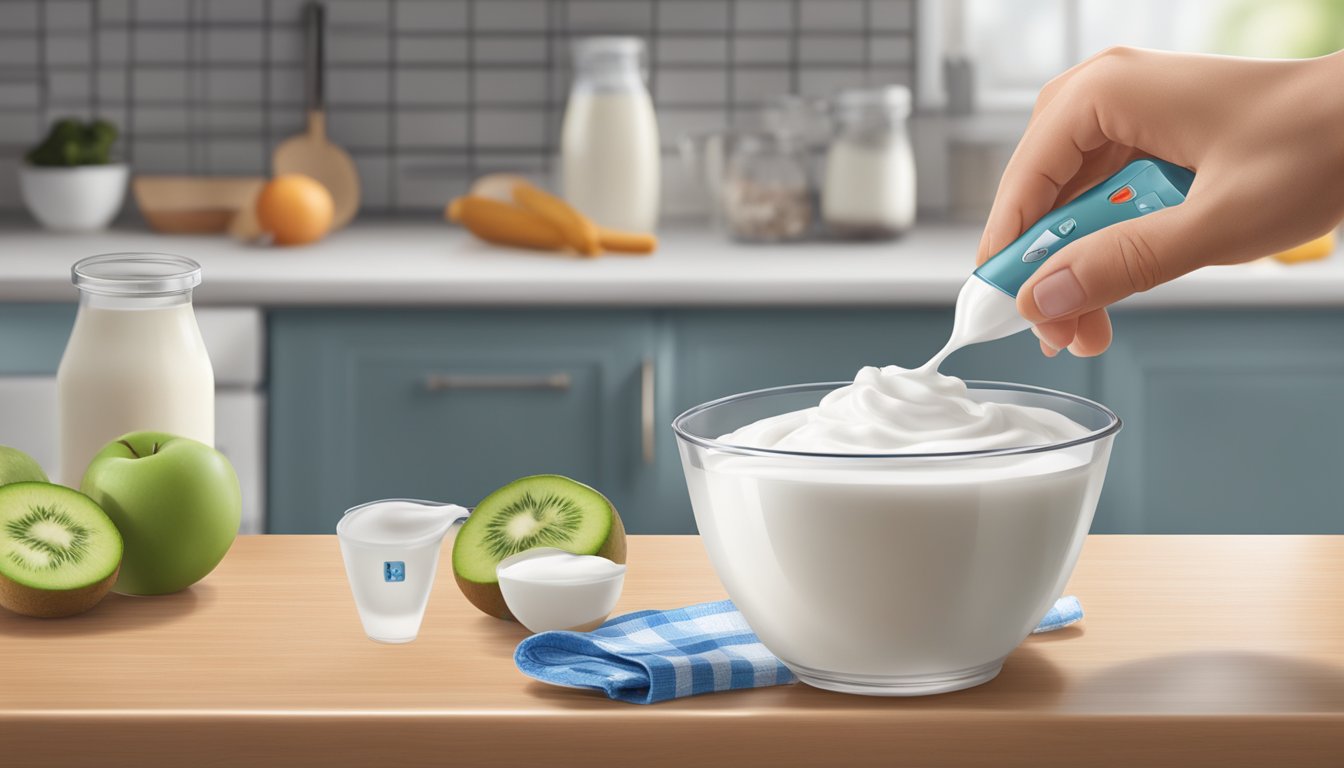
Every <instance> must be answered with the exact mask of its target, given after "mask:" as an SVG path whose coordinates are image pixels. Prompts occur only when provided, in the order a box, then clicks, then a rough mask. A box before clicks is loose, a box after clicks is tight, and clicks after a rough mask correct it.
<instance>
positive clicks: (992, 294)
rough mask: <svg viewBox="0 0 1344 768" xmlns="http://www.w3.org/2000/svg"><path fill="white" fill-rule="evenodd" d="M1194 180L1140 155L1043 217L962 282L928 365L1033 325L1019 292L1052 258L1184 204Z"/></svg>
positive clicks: (1184, 171)
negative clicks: (1103, 232) (941, 343)
mask: <svg viewBox="0 0 1344 768" xmlns="http://www.w3.org/2000/svg"><path fill="white" fill-rule="evenodd" d="M1194 179H1195V174H1194V172H1193V171H1190V170H1187V169H1185V168H1182V167H1180V166H1179V165H1173V164H1172V163H1168V162H1166V161H1165V160H1157V159H1145V160H1135V161H1134V162H1132V163H1130V164H1129V165H1126V166H1125V167H1124V168H1122V169H1121V170H1120V171H1119V172H1118V173H1116V174H1115V175H1114V176H1111V177H1110V178H1109V179H1107V180H1105V181H1103V182H1101V183H1100V184H1098V185H1096V186H1094V187H1092V188H1091V189H1089V190H1087V191H1086V192H1084V193H1083V194H1081V195H1079V196H1078V197H1077V198H1075V199H1074V200H1072V201H1070V202H1069V203H1066V204H1065V205H1062V206H1060V207H1059V208H1056V209H1055V210H1053V211H1051V212H1050V213H1048V214H1046V215H1045V216H1043V217H1041V219H1040V220H1039V221H1037V222H1036V223H1035V224H1033V225H1031V226H1030V227H1028V228H1027V231H1026V232H1023V233H1022V235H1021V237H1019V238H1017V239H1016V240H1014V241H1013V242H1012V243H1011V244H1009V245H1008V247H1007V248H1004V249H1003V250H1002V251H999V252H998V253H996V254H994V256H992V257H991V258H990V259H989V260H988V261H986V262H985V263H984V264H981V265H980V267H979V268H978V269H976V270H975V272H974V273H973V274H972V276H971V278H970V279H968V280H967V281H966V284H965V285H964V286H962V289H961V293H960V294H959V295H958V296H957V310H956V319H955V321H954V323H953V327H952V337H951V338H950V339H949V340H948V342H947V346H945V347H943V349H942V350H941V351H940V352H939V353H938V354H937V355H934V356H933V358H932V359H931V360H929V362H928V363H927V364H925V366H924V367H925V368H933V369H937V367H938V365H939V364H940V363H942V361H943V360H944V359H946V358H947V356H948V355H950V354H952V353H953V352H955V351H956V350H958V349H960V348H961V347H964V346H966V345H967V344H976V343H979V342H983V341H993V340H995V339H1001V338H1003V337H1005V336H1011V335H1012V334H1014V333H1018V332H1019V331H1025V330H1026V329H1027V328H1029V327H1031V323H1028V322H1027V321H1026V320H1025V319H1023V318H1022V316H1021V315H1020V314H1018V312H1017V293H1018V291H1019V290H1021V288H1022V286H1023V284H1025V283H1026V282H1027V280H1028V279H1029V278H1030V277H1031V276H1032V275H1033V274H1035V273H1036V270H1037V269H1039V268H1040V266H1041V265H1042V264H1044V263H1045V260H1046V259H1048V258H1050V257H1051V256H1053V255H1054V254H1056V253H1058V252H1059V251H1060V250H1061V249H1063V248H1064V247H1065V246H1067V245H1068V244H1069V243H1072V242H1074V241H1075V240H1078V239H1079V238H1082V237H1085V236H1086V235H1090V234H1092V233H1093V232H1096V231H1097V230H1100V229H1104V228H1106V227H1109V226H1111V225H1112V224H1118V223H1120V222H1122V221H1128V220H1129V219H1137V218H1138V217H1140V216H1146V215H1147V214H1150V213H1152V212H1154V211H1160V210H1162V209H1163V208H1170V207H1171V206H1173V205H1180V204H1181V203H1183V202H1185V196H1186V194H1187V193H1188V192H1189V191H1190V184H1191V183H1192V182H1193V181H1194Z"/></svg>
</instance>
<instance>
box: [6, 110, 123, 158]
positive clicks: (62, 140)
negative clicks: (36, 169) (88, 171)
mask: <svg viewBox="0 0 1344 768" xmlns="http://www.w3.org/2000/svg"><path fill="white" fill-rule="evenodd" d="M116 140H117V128H116V126H114V125H113V124H112V123H110V122H108V121H106V120H94V121H91V122H88V123H85V122H82V121H80V120H78V119H76V118H73V117H65V118H61V119H60V120H56V121H55V122H53V123H52V124H51V129H50V130H49V131H47V137H46V138H45V139H43V140H42V142H41V143H40V144H38V145H37V146H36V147H33V148H32V149H31V150H29V151H28V153H27V154H26V155H24V158H25V159H26V160H27V161H28V162H29V163H31V164H32V165H55V166H72V165H106V164H107V163H108V162H110V160H109V155H110V154H111V150H112V145H113V144H114V143H115V142H116Z"/></svg>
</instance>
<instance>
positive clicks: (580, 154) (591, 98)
mask: <svg viewBox="0 0 1344 768" xmlns="http://www.w3.org/2000/svg"><path fill="white" fill-rule="evenodd" d="M643 56H644V41H643V40H641V39H639V38H637V37H584V38H580V39H578V40H576V41H575V42H574V71H575V76H574V85H573V87H572V88H571V89H570V92H569V102H568V104H567V105H566V106H565V118H564V123H563V125H562V127H561V136H560V174H561V188H562V190H563V193H564V197H565V200H567V201H568V202H569V203H570V204H571V205H573V206H574V207H575V208H578V209H579V210H580V211H582V212H583V213H584V214H586V215H587V216H588V217H589V218H591V219H593V221H595V222H597V223H598V224H600V225H602V226H604V227H611V228H613V229H624V230H631V231H636V232H651V231H653V229H654V227H655V226H656V225H657V223H658V194H659V189H660V180H659V170H660V165H661V163H662V153H661V148H660V145H659V143H658V120H657V117H656V116H655V114H654V111H653V99H652V98H651V97H650V96H649V89H648V88H647V87H646V86H645V84H644V75H643V71H642V69H641V64H640V62H641V59H642V58H643Z"/></svg>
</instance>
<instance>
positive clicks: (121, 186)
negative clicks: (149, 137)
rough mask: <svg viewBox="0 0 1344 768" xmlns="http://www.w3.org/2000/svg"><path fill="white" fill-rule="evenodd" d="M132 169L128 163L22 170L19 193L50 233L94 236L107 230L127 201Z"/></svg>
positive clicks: (33, 166)
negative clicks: (101, 230)
mask: <svg viewBox="0 0 1344 768" xmlns="http://www.w3.org/2000/svg"><path fill="white" fill-rule="evenodd" d="M129 177H130V168H129V167H128V166H127V165H126V164H125V163H112V164H108V165H76V166H72V167H68V168H67V167H46V166H37V165H26V164H25V165H22V166H20V167H19V192H20V194H22V196H23V202H24V205H26V206H27V207H28V212H29V213H31V214H33V218H35V219H37V220H38V221H39V222H41V224H42V226H44V227H46V228H47V229H54V230H58V231H62V232H93V231H96V230H100V229H103V228H104V227H106V226H107V225H108V224H109V223H111V221H112V219H113V218H115V217H116V215H117V212H118V211H120V210H121V204H122V201H123V200H125V198H126V182H127V180H128V179H129Z"/></svg>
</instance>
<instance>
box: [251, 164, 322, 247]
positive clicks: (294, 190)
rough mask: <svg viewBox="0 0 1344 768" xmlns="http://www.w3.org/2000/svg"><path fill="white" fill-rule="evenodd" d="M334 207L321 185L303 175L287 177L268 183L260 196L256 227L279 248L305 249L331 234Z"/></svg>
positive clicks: (276, 178)
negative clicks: (305, 244)
mask: <svg viewBox="0 0 1344 768" xmlns="http://www.w3.org/2000/svg"><path fill="white" fill-rule="evenodd" d="M334 212H335V206H334V205H333V203H332V201H331V193H330V192H328V191H327V188H326V187H324V186H322V184H321V182H319V181H318V180H317V179H314V178H313V177H311V176H304V175H303V174H301V173H286V174H283V175H281V176H276V177H275V178H274V179H271V180H270V181H268V182H266V186H264V187H262V188H261V194H259V195H257V223H258V224H260V225H261V229H262V231H263V232H269V233H270V234H271V236H272V237H273V238H274V242H275V244H276V245H303V244H304V243H313V242H317V241H318V240H321V239H322V236H323V235H325V234H327V232H328V231H330V230H331V219H332V216H333V214H334Z"/></svg>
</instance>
